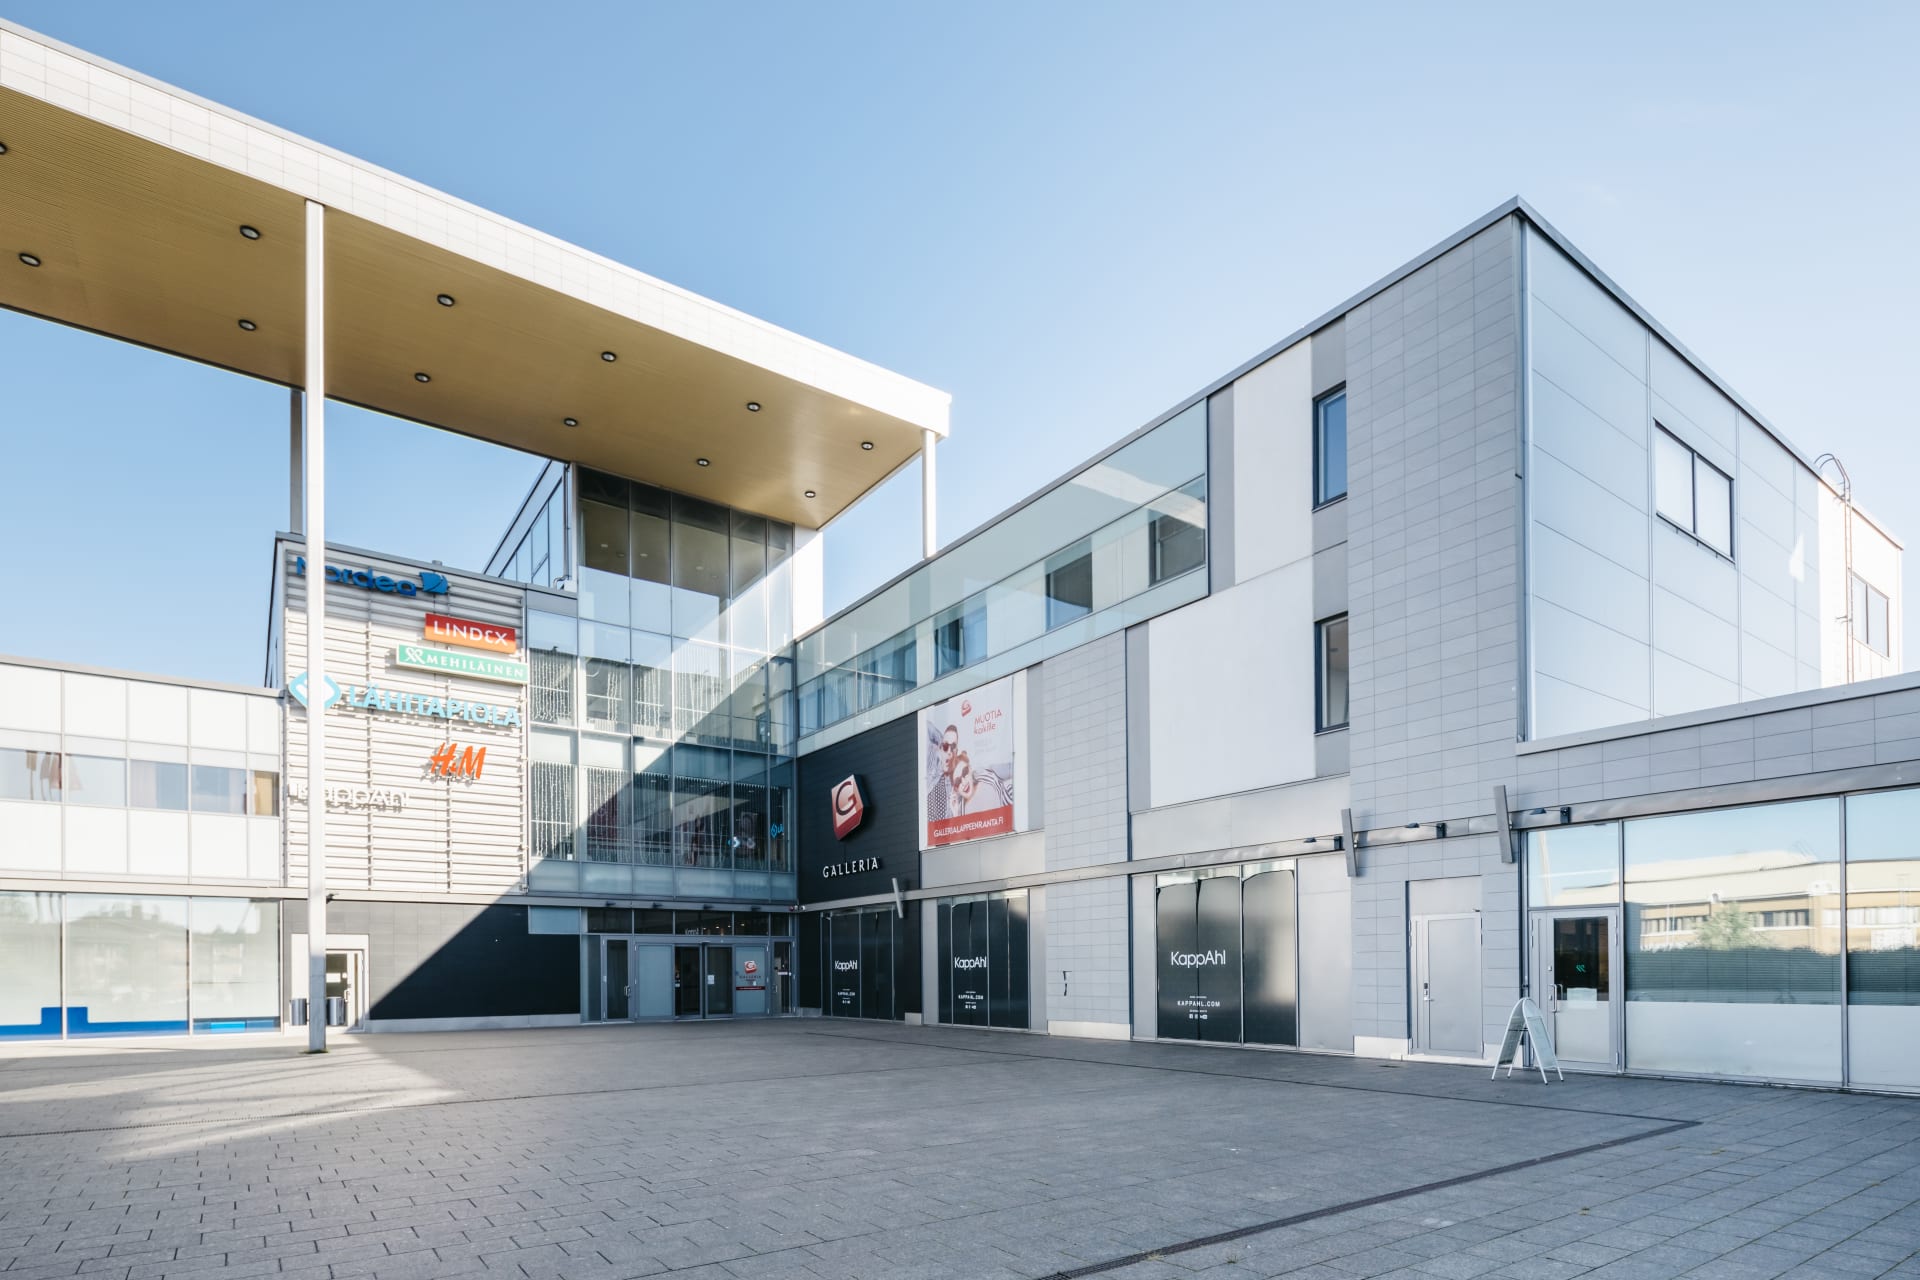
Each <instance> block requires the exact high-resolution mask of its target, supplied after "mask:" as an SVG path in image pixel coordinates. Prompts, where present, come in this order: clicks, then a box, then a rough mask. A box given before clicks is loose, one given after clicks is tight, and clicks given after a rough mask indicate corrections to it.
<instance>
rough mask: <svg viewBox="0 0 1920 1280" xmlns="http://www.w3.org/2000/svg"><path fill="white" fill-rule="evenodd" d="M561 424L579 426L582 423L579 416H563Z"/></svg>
mask: <svg viewBox="0 0 1920 1280" xmlns="http://www.w3.org/2000/svg"><path fill="white" fill-rule="evenodd" d="M560 425H561V426H563V427H577V426H579V425H580V419H578V418H562V419H560Z"/></svg>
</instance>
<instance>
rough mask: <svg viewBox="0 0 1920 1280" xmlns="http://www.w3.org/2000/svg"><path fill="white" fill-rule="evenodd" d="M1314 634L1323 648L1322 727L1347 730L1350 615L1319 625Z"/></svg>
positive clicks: (1321, 662)
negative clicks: (1348, 628)
mask: <svg viewBox="0 0 1920 1280" xmlns="http://www.w3.org/2000/svg"><path fill="white" fill-rule="evenodd" d="M1314 632H1315V641H1316V643H1317V645H1318V647H1319V656H1318V661H1317V664H1316V665H1317V666H1318V668H1319V671H1320V693H1319V698H1318V703H1319V708H1320V718H1319V727H1320V728H1321V729H1344V728H1346V727H1347V615H1346V614H1344V613H1343V614H1341V615H1340V616H1339V617H1337V618H1328V619H1327V620H1326V621H1325V622H1321V623H1318V624H1316V625H1315V627H1314Z"/></svg>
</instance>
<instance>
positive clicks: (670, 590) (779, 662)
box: [527, 469, 794, 899]
mask: <svg viewBox="0 0 1920 1280" xmlns="http://www.w3.org/2000/svg"><path fill="white" fill-rule="evenodd" d="M578 487H579V494H580V521H579V524H580V555H579V575H578V582H579V610H580V616H579V617H578V618H577V619H576V618H565V617H560V616H558V615H553V614H546V613H541V612H534V613H532V614H531V615H530V616H529V619H528V627H527V632H528V646H529V650H530V657H531V663H530V665H531V667H532V672H531V675H532V690H531V696H532V716H531V718H532V721H533V724H534V726H535V727H534V731H533V735H532V736H533V738H534V744H533V751H532V756H533V765H532V794H533V810H534V821H533V842H534V857H535V859H536V863H535V867H534V872H533V880H534V884H535V885H536V886H537V887H541V888H546V889H554V890H570V891H575V892H585V893H639V894H648V893H657V894H670V895H680V896H695V895H698V896H716V895H717V896H727V897H745V898H748V899H759V898H788V897H791V896H792V894H793V865H792V861H791V858H790V855H789V847H790V845H789V840H788V837H787V827H788V821H787V814H788V810H789V808H790V805H791V799H790V796H791V791H792V786H793V762H792V757H793V748H794V741H793V739H794V715H793V711H792V703H793V677H792V661H791V659H790V658H789V657H788V656H787V654H786V650H787V647H788V646H789V645H790V644H791V643H792V639H793V621H792V620H793V598H792V572H793V565H792V558H793V547H794V531H793V527H792V526H791V525H787V524H782V523H779V522H777V521H772V520H767V519H764V518H762V517H759V516H753V515H748V514H746V513H744V512H738V511H731V510H728V509H727V508H724V507H719V506H715V505H714V504H712V503H708V502H702V501H700V500H698V499H694V498H688V497H684V496H682V495H679V494H671V493H667V492H666V491H664V490H660V489H655V488H652V487H651V486H648V485H643V484H634V483H630V482H628V481H625V480H622V479H619V478H618V477H614V476H608V475H603V474H600V473H598V472H593V471H588V470H585V469H582V470H580V471H579V473H578ZM561 864H574V865H571V866H567V865H561Z"/></svg>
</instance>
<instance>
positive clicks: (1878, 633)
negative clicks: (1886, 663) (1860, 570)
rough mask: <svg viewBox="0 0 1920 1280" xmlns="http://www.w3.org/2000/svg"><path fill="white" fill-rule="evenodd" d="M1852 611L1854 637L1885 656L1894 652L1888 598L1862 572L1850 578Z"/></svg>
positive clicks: (1849, 598) (1849, 593) (1849, 606)
mask: <svg viewBox="0 0 1920 1280" xmlns="http://www.w3.org/2000/svg"><path fill="white" fill-rule="evenodd" d="M1847 586H1848V588H1849V592H1848V597H1847V598H1848V613H1849V617H1850V621H1851V623H1852V626H1853V638H1854V639H1855V640H1856V641H1858V642H1859V643H1861V644H1863V645H1865V646H1867V648H1869V649H1871V650H1873V651H1874V652H1875V653H1877V654H1880V655H1882V656H1891V655H1892V653H1893V637H1892V635H1891V633H1890V631H1889V629H1888V617H1889V611H1888V608H1887V597H1886V596H1885V594H1883V593H1882V592H1880V591H1879V590H1877V589H1875V588H1874V587H1873V586H1871V585H1870V584H1869V583H1868V582H1867V580H1866V579H1865V578H1862V577H1861V576H1860V575H1859V574H1857V573H1855V574H1849V575H1848V579H1847Z"/></svg>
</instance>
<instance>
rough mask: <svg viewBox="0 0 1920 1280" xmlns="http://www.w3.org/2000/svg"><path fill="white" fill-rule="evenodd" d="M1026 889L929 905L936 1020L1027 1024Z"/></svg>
mask: <svg viewBox="0 0 1920 1280" xmlns="http://www.w3.org/2000/svg"><path fill="white" fill-rule="evenodd" d="M1027 910H1028V907H1027V891H1026V890H1025V889H1016V890H1014V891H1013V892H1011V893H997V894H991V895H986V896H979V897H967V898H949V899H946V900H944V901H942V902H940V903H939V904H937V905H936V907H935V912H936V918H935V926H934V927H935V932H936V934H937V942H936V945H935V955H936V958H937V960H938V963H939V965H940V977H939V992H940V995H939V999H940V1011H939V1012H940V1021H941V1022H947V1023H954V1024H956V1025H959V1026H978V1027H987V1026H991V1027H1019V1028H1022V1029H1024V1028H1026V1027H1028V1026H1029V1025H1030V1018H1031V1015H1030V1013H1029V1004H1030V1001H1029V994H1028V993H1029V971H1028V967H1027V966H1028V956H1027V948H1028V945H1029V941H1028V923H1027Z"/></svg>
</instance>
